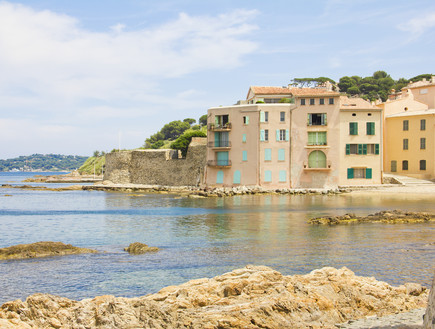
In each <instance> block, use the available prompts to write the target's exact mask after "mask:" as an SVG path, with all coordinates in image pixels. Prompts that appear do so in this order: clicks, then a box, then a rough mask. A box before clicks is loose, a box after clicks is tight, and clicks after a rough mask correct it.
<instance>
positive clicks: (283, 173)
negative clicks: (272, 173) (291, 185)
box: [279, 170, 287, 183]
mask: <svg viewBox="0 0 435 329" xmlns="http://www.w3.org/2000/svg"><path fill="white" fill-rule="evenodd" d="M279 181H280V182H281V183H283V182H286V181H287V172H286V171H285V170H280V171H279Z"/></svg>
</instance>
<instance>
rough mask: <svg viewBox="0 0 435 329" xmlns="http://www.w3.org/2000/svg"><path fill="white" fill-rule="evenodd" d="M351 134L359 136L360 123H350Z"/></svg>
mask: <svg viewBox="0 0 435 329" xmlns="http://www.w3.org/2000/svg"><path fill="white" fill-rule="evenodd" d="M349 134H350V135H358V122H349Z"/></svg>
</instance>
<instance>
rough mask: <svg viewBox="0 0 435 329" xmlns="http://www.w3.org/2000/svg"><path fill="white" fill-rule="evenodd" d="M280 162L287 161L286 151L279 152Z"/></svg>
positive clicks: (280, 150)
mask: <svg viewBox="0 0 435 329" xmlns="http://www.w3.org/2000/svg"><path fill="white" fill-rule="evenodd" d="M278 161H285V150H284V149H279V150H278Z"/></svg>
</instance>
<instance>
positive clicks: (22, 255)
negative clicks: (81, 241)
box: [0, 241, 97, 328]
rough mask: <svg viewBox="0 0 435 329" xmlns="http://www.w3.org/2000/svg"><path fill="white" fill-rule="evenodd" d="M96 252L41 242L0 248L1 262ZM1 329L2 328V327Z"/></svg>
mask: <svg viewBox="0 0 435 329" xmlns="http://www.w3.org/2000/svg"><path fill="white" fill-rule="evenodd" d="M96 252H97V251H96V250H93V249H88V248H79V247H74V246H72V245H70V244H64V243H62V242H52V241H41V242H35V243H30V244H19V245H16V246H12V247H7V248H0V260H6V259H26V258H37V257H48V256H63V255H73V254H87V253H96ZM0 328H1V327H0Z"/></svg>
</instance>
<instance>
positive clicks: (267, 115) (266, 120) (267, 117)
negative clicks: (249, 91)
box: [264, 111, 269, 122]
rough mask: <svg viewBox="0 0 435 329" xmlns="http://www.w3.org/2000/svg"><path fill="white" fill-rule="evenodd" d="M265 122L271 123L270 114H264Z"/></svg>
mask: <svg viewBox="0 0 435 329" xmlns="http://www.w3.org/2000/svg"><path fill="white" fill-rule="evenodd" d="M264 122H269V112H267V111H266V112H264Z"/></svg>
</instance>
